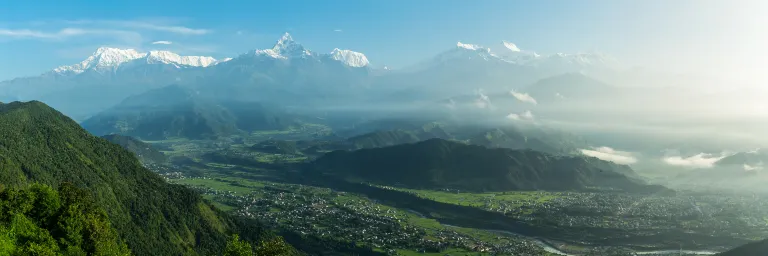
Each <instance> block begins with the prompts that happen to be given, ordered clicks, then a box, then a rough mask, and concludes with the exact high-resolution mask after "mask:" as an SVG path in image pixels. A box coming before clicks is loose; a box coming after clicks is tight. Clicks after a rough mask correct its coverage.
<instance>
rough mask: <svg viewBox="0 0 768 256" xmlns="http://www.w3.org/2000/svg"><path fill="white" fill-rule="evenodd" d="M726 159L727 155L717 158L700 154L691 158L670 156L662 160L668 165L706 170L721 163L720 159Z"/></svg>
mask: <svg viewBox="0 0 768 256" xmlns="http://www.w3.org/2000/svg"><path fill="white" fill-rule="evenodd" d="M724 157H725V155H720V156H715V155H712V154H706V153H699V154H696V155H693V156H689V157H682V156H668V157H664V158H662V159H661V160H662V161H663V162H664V163H666V164H668V165H674V166H682V167H688V168H694V169H706V168H712V167H713V166H714V165H715V163H716V162H717V161H720V159H723V158H724Z"/></svg>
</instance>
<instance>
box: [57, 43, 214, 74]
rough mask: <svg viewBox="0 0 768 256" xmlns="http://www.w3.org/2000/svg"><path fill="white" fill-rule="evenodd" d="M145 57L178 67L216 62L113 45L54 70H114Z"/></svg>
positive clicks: (59, 71)
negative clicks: (76, 62) (144, 51)
mask: <svg viewBox="0 0 768 256" xmlns="http://www.w3.org/2000/svg"><path fill="white" fill-rule="evenodd" d="M138 59H144V60H146V63H147V64H172V65H176V67H180V66H179V65H183V66H195V67H207V66H210V65H212V64H214V63H216V59H214V58H212V57H207V56H180V55H178V54H176V53H173V52H169V51H150V52H149V53H142V52H138V51H136V50H134V49H120V48H113V47H104V46H102V47H99V48H98V49H96V51H95V52H93V54H92V55H91V56H90V57H88V58H87V59H85V60H83V61H81V62H80V63H78V64H75V65H70V66H61V67H58V68H55V69H54V70H53V72H55V73H57V74H61V75H76V74H80V73H83V72H85V71H86V70H95V71H98V72H104V71H114V70H116V69H117V68H118V67H120V66H121V65H123V64H125V63H128V62H132V61H134V60H138Z"/></svg>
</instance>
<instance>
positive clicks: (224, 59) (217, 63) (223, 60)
mask: <svg viewBox="0 0 768 256" xmlns="http://www.w3.org/2000/svg"><path fill="white" fill-rule="evenodd" d="M230 60H232V58H223V59H220V60H217V61H215V62H214V63H213V65H219V64H221V63H224V62H227V61H230Z"/></svg>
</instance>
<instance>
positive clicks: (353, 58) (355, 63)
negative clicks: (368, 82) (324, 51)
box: [331, 48, 370, 68]
mask: <svg viewBox="0 0 768 256" xmlns="http://www.w3.org/2000/svg"><path fill="white" fill-rule="evenodd" d="M331 58H332V59H334V60H338V61H341V63H344V64H345V65H347V66H350V67H356V68H359V67H365V66H368V64H370V63H368V58H367V57H365V54H362V53H359V52H355V51H351V50H341V49H339V48H334V49H333V51H331Z"/></svg>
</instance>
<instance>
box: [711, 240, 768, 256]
mask: <svg viewBox="0 0 768 256" xmlns="http://www.w3.org/2000/svg"><path fill="white" fill-rule="evenodd" d="M717 255H718V256H764V255H768V239H766V240H762V241H757V242H753V243H749V244H746V245H742V246H739V247H736V248H734V249H731V250H729V251H727V252H724V253H720V254H717Z"/></svg>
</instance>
